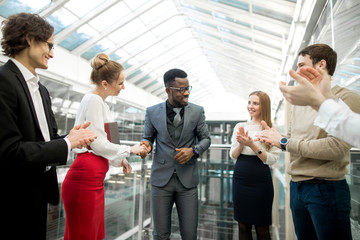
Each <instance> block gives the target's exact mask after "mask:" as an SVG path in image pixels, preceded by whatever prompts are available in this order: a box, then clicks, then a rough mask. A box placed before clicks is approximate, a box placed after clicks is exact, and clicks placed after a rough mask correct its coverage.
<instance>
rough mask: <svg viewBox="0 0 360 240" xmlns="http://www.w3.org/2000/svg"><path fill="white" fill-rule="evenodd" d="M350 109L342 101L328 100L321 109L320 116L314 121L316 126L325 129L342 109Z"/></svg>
mask: <svg viewBox="0 0 360 240" xmlns="http://www.w3.org/2000/svg"><path fill="white" fill-rule="evenodd" d="M344 108H345V109H349V107H348V105H346V104H345V103H344V102H343V101H342V100H341V99H339V101H338V102H337V101H335V100H334V99H327V100H325V101H324V102H323V103H322V104H321V106H320V108H319V112H318V115H317V116H316V118H315V120H314V125H315V126H318V127H320V128H325V127H326V126H327V125H328V123H329V121H330V120H331V118H332V117H333V116H334V114H336V113H337V112H339V111H342V109H344Z"/></svg>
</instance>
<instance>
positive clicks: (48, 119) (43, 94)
mask: <svg viewBox="0 0 360 240" xmlns="http://www.w3.org/2000/svg"><path fill="white" fill-rule="evenodd" d="M39 91H40V96H41V101H42V103H43V108H44V112H45V117H46V122H47V124H48V129H49V135H50V139H52V138H53V131H52V122H51V116H50V114H51V113H50V111H51V105H49V103H48V102H47V101H45V99H47V98H48V94H47V93H46V90H45V87H44V86H43V85H42V84H41V83H40V82H39Z"/></svg>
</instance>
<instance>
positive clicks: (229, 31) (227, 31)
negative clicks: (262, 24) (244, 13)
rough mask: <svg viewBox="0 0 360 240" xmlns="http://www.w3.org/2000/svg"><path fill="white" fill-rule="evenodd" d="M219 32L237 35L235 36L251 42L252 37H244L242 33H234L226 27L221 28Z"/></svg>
mask: <svg viewBox="0 0 360 240" xmlns="http://www.w3.org/2000/svg"><path fill="white" fill-rule="evenodd" d="M219 31H220V32H225V33H230V34H233V35H235V36H238V37H241V38H244V39H246V40H249V41H251V37H249V36H246V35H243V34H240V33H237V32H234V31H231V30H230V29H228V28H225V27H219Z"/></svg>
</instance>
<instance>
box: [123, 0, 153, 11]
mask: <svg viewBox="0 0 360 240" xmlns="http://www.w3.org/2000/svg"><path fill="white" fill-rule="evenodd" d="M147 1H148V0H123V2H124V3H125V4H126V5H127V6H128V7H129V8H131V10H135V9H137V8H139V7H140V6H142V5H144V4H146V2H147Z"/></svg>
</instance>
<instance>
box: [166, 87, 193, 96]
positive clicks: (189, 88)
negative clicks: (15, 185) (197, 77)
mask: <svg viewBox="0 0 360 240" xmlns="http://www.w3.org/2000/svg"><path fill="white" fill-rule="evenodd" d="M169 88H171V89H174V90H178V91H179V92H180V93H181V94H184V93H185V91H187V92H188V93H190V92H191V89H192V86H188V87H181V88H176V87H169Z"/></svg>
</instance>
